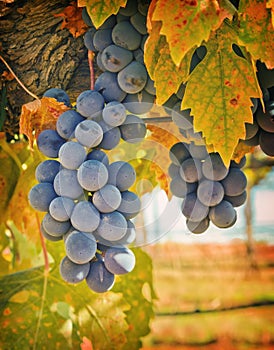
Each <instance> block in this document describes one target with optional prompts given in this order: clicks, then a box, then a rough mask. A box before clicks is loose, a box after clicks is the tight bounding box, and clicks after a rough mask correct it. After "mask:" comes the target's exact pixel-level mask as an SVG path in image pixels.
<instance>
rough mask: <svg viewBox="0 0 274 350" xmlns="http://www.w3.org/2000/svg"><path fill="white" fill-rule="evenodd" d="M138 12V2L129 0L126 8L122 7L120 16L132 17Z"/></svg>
mask: <svg viewBox="0 0 274 350" xmlns="http://www.w3.org/2000/svg"><path fill="white" fill-rule="evenodd" d="M137 10H138V8H137V1H136V0H128V1H127V3H126V6H125V7H122V6H121V7H120V9H119V12H118V13H119V14H121V15H123V16H127V17H130V16H132V15H134V13H136V12H137Z"/></svg>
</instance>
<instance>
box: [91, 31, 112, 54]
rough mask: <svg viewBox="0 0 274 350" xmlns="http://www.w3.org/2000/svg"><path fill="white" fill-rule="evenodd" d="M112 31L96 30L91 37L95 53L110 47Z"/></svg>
mask: <svg viewBox="0 0 274 350" xmlns="http://www.w3.org/2000/svg"><path fill="white" fill-rule="evenodd" d="M112 43H113V42H112V29H111V28H108V29H98V30H96V32H95V33H94V36H93V45H94V47H95V49H96V50H97V51H103V50H104V49H105V48H106V47H108V46H109V45H111V44H112Z"/></svg>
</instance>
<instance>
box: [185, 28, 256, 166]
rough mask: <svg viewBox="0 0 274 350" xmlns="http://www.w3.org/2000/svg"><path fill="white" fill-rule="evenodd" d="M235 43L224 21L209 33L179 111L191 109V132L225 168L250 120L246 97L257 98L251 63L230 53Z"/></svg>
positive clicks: (235, 37) (249, 104)
mask: <svg viewBox="0 0 274 350" xmlns="http://www.w3.org/2000/svg"><path fill="white" fill-rule="evenodd" d="M236 40H237V36H236V34H235V32H234V31H233V30H232V28H231V27H230V25H229V23H226V22H224V23H223V25H222V27H221V28H219V29H218V31H217V32H216V33H215V34H212V36H211V39H210V40H209V41H208V42H207V43H206V47H207V54H206V56H205V58H204V59H203V60H202V61H201V62H200V63H199V64H198V66H196V67H195V69H194V71H193V72H192V74H191V75H190V76H189V80H188V82H187V85H186V90H185V95H184V99H183V101H182V109H187V108H191V114H192V115H193V116H194V122H193V125H194V131H196V132H199V131H202V133H203V137H205V139H206V143H207V144H208V145H209V144H212V145H213V147H214V150H215V152H219V154H220V156H221V157H222V159H223V161H224V163H225V164H226V165H227V166H228V165H229V162H230V159H231V158H232V155H233V152H234V149H235V148H236V146H237V144H238V141H239V139H244V138H245V123H246V122H248V123H252V121H253V115H252V111H251V108H250V107H251V106H252V102H251V100H250V98H251V97H260V91H259V89H258V83H257V80H256V74H255V72H254V68H253V65H252V63H251V62H249V61H248V60H247V59H245V58H242V57H239V56H238V55H236V54H235V53H234V51H233V48H232V44H233V43H235V41H236Z"/></svg>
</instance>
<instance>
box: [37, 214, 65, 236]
mask: <svg viewBox="0 0 274 350" xmlns="http://www.w3.org/2000/svg"><path fill="white" fill-rule="evenodd" d="M42 226H43V228H44V229H45V231H46V232H47V233H48V234H49V235H51V236H55V237H60V236H63V235H64V234H65V233H66V232H68V230H69V229H70V228H71V223H70V221H69V220H67V221H58V220H55V219H54V218H53V217H52V216H51V215H50V214H49V213H47V214H46V215H45V216H44V218H43V220H42Z"/></svg>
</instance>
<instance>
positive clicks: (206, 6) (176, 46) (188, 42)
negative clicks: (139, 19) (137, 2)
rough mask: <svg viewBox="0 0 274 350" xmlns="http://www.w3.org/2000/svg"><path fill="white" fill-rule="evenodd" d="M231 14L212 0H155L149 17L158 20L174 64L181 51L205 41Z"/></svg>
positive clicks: (178, 59) (179, 59)
mask: <svg viewBox="0 0 274 350" xmlns="http://www.w3.org/2000/svg"><path fill="white" fill-rule="evenodd" d="M228 15H229V16H230V18H231V17H232V14H231V13H230V14H229V13H228V8H226V11H221V10H220V5H219V3H218V2H217V1H212V0H203V1H197V0H184V1H174V0H158V1H157V3H156V7H155V10H154V12H153V16H152V19H153V20H154V21H162V28H161V32H160V33H161V34H163V35H165V36H166V38H167V42H168V44H169V48H170V53H171V57H172V59H173V61H174V63H175V64H176V65H177V66H178V65H179V64H180V62H181V60H182V58H183V57H184V55H185V54H186V53H187V52H188V51H189V50H190V49H191V48H192V47H193V46H199V45H200V44H201V43H202V41H203V40H205V41H207V40H208V39H209V36H210V32H211V31H212V30H216V29H217V28H218V27H219V26H220V25H221V23H222V21H223V20H224V18H225V17H226V16H228Z"/></svg>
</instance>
